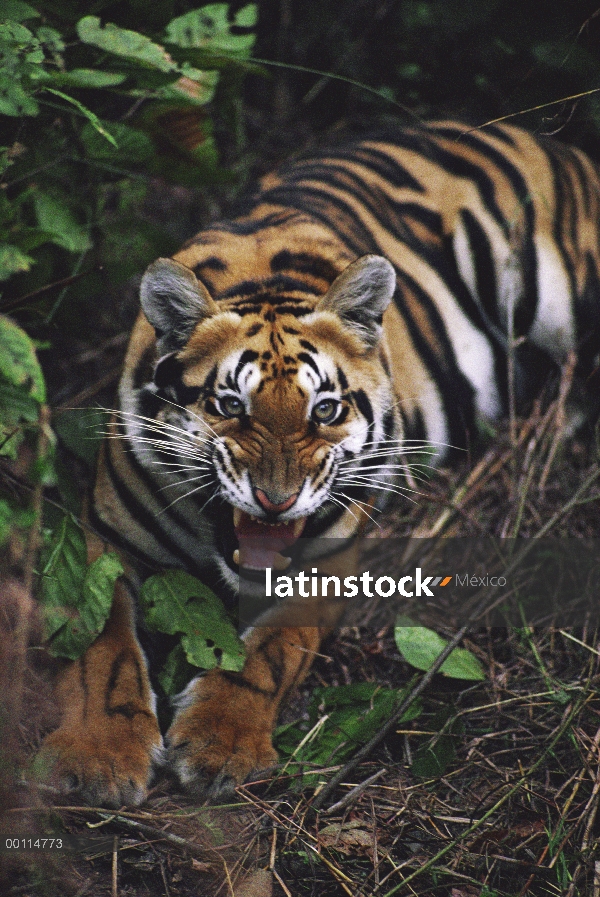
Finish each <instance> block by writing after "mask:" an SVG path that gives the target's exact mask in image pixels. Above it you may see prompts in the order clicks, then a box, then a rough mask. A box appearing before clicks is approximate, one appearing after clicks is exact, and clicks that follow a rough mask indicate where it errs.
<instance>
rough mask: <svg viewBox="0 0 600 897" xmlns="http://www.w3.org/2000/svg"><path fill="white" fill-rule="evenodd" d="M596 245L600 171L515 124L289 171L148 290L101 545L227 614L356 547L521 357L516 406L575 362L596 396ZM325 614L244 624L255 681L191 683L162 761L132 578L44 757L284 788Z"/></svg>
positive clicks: (99, 787) (103, 797)
mask: <svg viewBox="0 0 600 897" xmlns="http://www.w3.org/2000/svg"><path fill="white" fill-rule="evenodd" d="M599 226H600V178H599V176H598V171H597V170H596V168H595V167H594V165H593V164H592V162H591V161H590V160H589V159H588V158H587V157H586V156H585V155H584V153H582V152H581V151H579V150H577V149H574V148H569V147H567V146H563V145H561V144H560V143H558V142H555V141H553V140H552V139H546V138H543V137H535V136H532V135H531V134H529V133H527V132H526V131H525V130H521V129H519V128H517V127H513V126H509V125H504V124H502V125H501V124H496V125H493V126H489V127H485V128H484V129H481V130H477V131H471V130H467V129H466V128H465V127H464V126H463V125H462V124H460V123H456V122H437V123H433V124H431V125H429V126H424V127H410V128H398V129H397V130H395V131H394V132H393V133H386V134H379V135H376V136H373V137H371V138H361V139H356V140H354V142H348V143H345V144H343V145H340V146H338V147H334V148H331V149H327V150H323V151H322V152H320V153H318V154H312V155H309V156H306V157H302V158H298V159H296V160H293V161H291V162H289V163H288V164H286V165H283V166H282V167H281V169H280V170H278V171H276V172H275V173H273V174H270V175H268V176H267V177H265V178H264V179H263V180H262V181H261V182H260V184H259V186H258V188H257V190H256V192H255V193H254V194H253V195H252V196H250V198H249V199H248V200H247V201H246V202H245V204H244V205H243V206H242V208H241V209H240V212H239V214H238V215H237V216H236V217H233V218H232V219H231V220H225V221H217V222H215V223H212V224H209V225H208V226H207V227H206V228H205V229H204V230H203V231H202V232H201V233H200V234H198V235H197V236H196V237H194V238H193V239H192V240H190V242H188V243H187V244H186V245H185V246H184V247H183V248H182V249H181V251H179V252H178V253H177V254H176V255H175V256H174V257H173V258H172V259H159V260H158V261H155V262H154V263H153V264H151V265H150V267H149V268H148V270H147V271H146V273H145V274H144V276H143V279H142V281H141V290H140V299H141V311H140V313H139V317H138V319H137V323H136V324H135V327H134V329H133V333H132V335H131V340H130V342H129V347H128V350H127V354H126V358H125V364H124V371H123V376H122V380H121V383H120V388H119V410H118V411H117V412H116V413H115V414H114V416H113V419H112V422H111V424H110V432H109V437H113V438H107V439H106V441H105V443H104V445H103V449H102V453H101V457H100V462H99V469H98V475H97V482H96V486H95V493H94V510H93V522H94V523H95V525H96V527H97V529H98V530H99V531H100V532H101V533H102V534H103V535H104V536H106V537H107V538H108V540H109V541H110V542H112V543H113V544H114V545H116V546H119V547H121V548H122V549H124V550H125V551H126V552H127V554H128V555H134V556H136V557H137V558H139V559H141V560H142V561H145V562H148V563H149V564H151V565H154V566H156V565H157V564H158V565H159V566H161V567H183V568H185V569H186V570H188V571H190V572H191V573H194V574H196V575H198V576H199V577H201V578H202V579H205V580H206V578H207V577H210V576H212V577H213V579H214V578H216V580H217V582H218V583H219V589H220V592H221V594H222V595H223V596H225V597H227V596H228V595H229V596H231V594H232V593H233V592H234V591H235V589H236V586H237V582H238V576H239V575H240V573H241V574H242V575H246V574H251V573H252V571H256V570H259V571H260V570H264V569H265V568H266V567H268V566H271V567H275V568H280V567H283V566H285V564H287V563H288V560H287V555H289V553H290V551H293V546H294V545H295V544H296V543H297V541H298V540H299V539H300V537H302V538H305V537H306V538H308V537H316V536H323V537H335V538H336V539H342V540H348V544H349V545H351V540H352V538H353V537H354V536H355V535H356V534H357V533H358V532H360V530H361V527H363V525H364V522H365V520H366V518H367V517H368V516H370V512H371V510H372V509H373V508H377V507H378V506H379V505H380V504H381V498H382V497H385V496H386V495H387V494H388V493H390V492H393V491H395V490H401V488H402V487H401V486H397V485H395V484H397V479H396V473H397V472H398V471H399V470H401V468H402V464H403V453H404V452H405V450H406V447H407V445H408V444H409V440H416V441H417V442H418V443H421V444H428V445H431V446H433V447H434V451H435V452H436V453H437V456H438V457H442V456H443V454H444V452H445V450H446V448H445V447H447V446H464V445H465V444H466V443H467V442H468V441H469V440H470V439H471V438H472V437H473V434H474V433H475V432H476V429H477V426H478V424H480V423H481V422H482V421H485V420H493V419H496V418H497V417H498V416H499V415H502V414H503V413H504V412H505V410H506V407H507V401H508V395H509V391H510V390H511V389H512V388H513V387H512V385H511V384H510V383H509V382H508V376H507V373H506V371H507V363H506V358H507V353H508V352H509V351H512V348H513V347H514V346H515V345H517V344H520V348H519V349H517V350H515V353H514V354H515V368H516V370H517V377H516V380H515V384H516V386H515V388H516V389H517V390H519V389H521V387H526V386H527V384H528V382H532V381H533V380H534V379H535V377H536V375H539V373H540V371H541V370H542V367H541V365H542V359H544V361H543V365H544V366H548V368H549V367H551V366H560V365H562V364H563V363H564V362H565V359H566V358H567V356H569V354H570V353H573V352H577V358H578V362H577V371H578V373H579V374H580V375H581V377H582V378H585V377H586V376H587V375H588V374H589V372H590V371H592V370H593V368H594V366H595V365H596V363H597V354H598V350H599V348H600V342H599V340H598V335H599V334H598V325H599V323H600V280H599V260H600V245H599V244H600V229H599ZM543 369H544V370H545V367H544V368H543ZM349 550H351V547H350V549H349ZM286 553H287V554H286ZM346 562H347V561H346V560H344V563H346ZM250 578H251V577H250ZM334 605H335V602H334ZM312 610H313V611H314V614H315V616H314V620H315V625H313V626H302V625H293V621H292V622H291V623H290V621H289V619H287V618H286V619H283V618H281V617H279V616H278V613H279V611H277V610H276V611H274V612H273V614H272V616H271V618H270V619H269V620H268V625H263V626H260V627H255V628H254V629H250V630H249V631H248V633H247V634H246V636H245V638H246V647H247V652H248V654H247V660H246V664H245V667H244V669H243V671H242V672H241V673H232V672H227V671H224V670H213V671H211V672H209V673H207V674H206V675H203V676H199V677H197V678H196V679H194V680H193V681H192V682H191V683H190V684H189V686H188V687H187V688H186V690H185V691H184V692H183V694H182V695H181V696H180V698H179V699H178V702H177V709H176V712H175V716H174V719H173V722H172V724H171V727H170V729H169V730H168V732H167V734H166V737H165V739H164V741H163V737H162V735H161V731H160V729H159V725H158V722H157V717H156V710H155V699H154V695H153V692H152V689H151V686H150V680H149V675H148V671H147V666H146V661H145V657H144V654H143V652H142V649H141V647H140V645H139V642H138V638H137V635H136V631H135V626H134V618H135V613H134V610H133V606H132V602H131V598H130V593H129V588H128V586H127V584H126V582H125V581H122V582H119V583H118V584H117V588H116V591H115V597H114V603H113V609H112V612H111V617H110V620H109V622H108V624H107V626H106V629H105V631H104V632H103V634H102V635H101V636H100V637H99V638H98V640H97V641H96V642H95V643H94V644H93V645H92V647H91V648H90V649H89V650H88V651H87V653H86V654H85V655H84V656H83V657H82V658H81V659H80V660H79V661H77V662H74V663H72V664H71V665H70V666H68V667H67V668H66V669H65V671H64V672H63V673H62V674H61V677H60V679H59V682H58V695H59V699H60V704H61V707H62V713H63V716H62V722H61V725H60V727H59V728H58V729H57V730H56V731H55V732H54V733H53V734H51V735H50V736H49V737H48V739H47V743H46V746H47V749H48V750H49V751H50V752H51V755H52V756H53V758H54V761H55V764H56V765H55V771H56V775H57V779H58V781H59V782H60V783H61V784H62V787H64V788H66V789H71V790H75V791H78V792H80V793H81V795H83V797H84V798H86V799H88V800H90V801H93V802H102V803H104V804H107V805H116V806H118V805H121V804H137V803H139V802H141V801H142V800H143V799H144V797H145V795H146V794H147V790H148V787H149V784H150V782H151V780H152V776H153V773H154V771H155V769H156V768H157V767H158V766H161V765H166V766H168V767H169V768H170V769H171V770H172V771H173V772H174V773H175V774H176V775H177V777H178V778H179V780H180V782H181V783H182V784H183V786H185V787H186V788H189V789H191V790H192V791H194V792H196V793H198V794H208V795H209V796H211V797H216V796H219V795H223V794H225V793H226V792H227V791H228V790H230V789H231V788H233V787H234V786H235V785H237V784H238V783H241V782H243V781H244V780H246V779H247V778H248V777H249V776H251V775H253V774H255V773H256V772H257V771H259V770H263V769H266V768H268V767H271V766H272V765H273V764H274V763H275V762H276V759H277V757H276V754H275V752H274V750H273V746H272V743H271V733H272V730H273V727H274V725H275V722H276V720H277V714H278V711H279V709H280V707H281V704H282V702H283V701H284V699H285V697H286V696H287V695H288V694H289V692H290V691H291V690H292V689H293V688H294V687H295V686H297V685H298V684H299V683H300V682H301V681H302V680H303V678H304V677H305V676H306V674H307V672H308V669H309V667H310V663H311V658H312V657H313V656H314V653H315V652H316V651H318V649H319V645H320V642H321V639H322V637H323V635H324V634H325V633H326V632H327V631H329V630H330V629H331V627H332V626H333V625H334V623H335V621H336V619H337V617H338V616H339V614H340V612H341V610H342V605H341V602H340V603H339V606H337V605H335V606H333V608H332V606H331V605H328V606H327V608H325V607H321V606H320V605H319V602H318V600H317V602H316V606H315V607H314V608H313V609H312Z"/></svg>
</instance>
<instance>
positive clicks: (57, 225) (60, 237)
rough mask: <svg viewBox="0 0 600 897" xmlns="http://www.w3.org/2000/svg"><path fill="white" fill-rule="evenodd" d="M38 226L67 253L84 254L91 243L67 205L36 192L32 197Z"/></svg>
mask: <svg viewBox="0 0 600 897" xmlns="http://www.w3.org/2000/svg"><path fill="white" fill-rule="evenodd" d="M33 203H34V206H35V213H36V216H37V220H38V224H39V226H40V227H41V228H42V230H45V231H46V232H47V233H49V234H51V240H52V242H53V243H56V245H57V246H62V248H63V249H67V250H68V251H69V252H85V251H86V250H87V249H89V248H90V246H91V245H92V244H91V241H90V238H89V236H88V232H87V228H86V227H84V226H83V225H81V224H79V223H78V222H77V221H76V220H75V218H74V217H73V215H72V214H71V211H70V209H69V208H68V207H67V205H66V204H65V203H64V202H62V201H61V200H59V199H56V198H55V197H54V196H50V194H49V193H43V192H42V191H41V190H37V191H36V192H35V194H34V197H33Z"/></svg>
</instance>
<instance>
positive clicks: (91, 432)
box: [53, 408, 107, 467]
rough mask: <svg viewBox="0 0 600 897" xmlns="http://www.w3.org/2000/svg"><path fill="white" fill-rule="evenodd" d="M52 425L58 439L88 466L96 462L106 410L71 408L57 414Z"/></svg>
mask: <svg viewBox="0 0 600 897" xmlns="http://www.w3.org/2000/svg"><path fill="white" fill-rule="evenodd" d="M53 426H54V429H55V431H56V433H57V434H58V437H59V439H60V440H61V441H62V442H63V443H64V444H65V445H66V446H67V448H68V449H69V450H70V451H71V452H73V454H74V455H77V457H78V458H81V460H82V461H85V463H86V464H87V465H88V466H89V467H93V466H94V465H95V463H96V457H97V455H98V449H99V448H100V443H101V442H102V439H103V438H104V433H105V432H106V427H107V412H106V411H103V410H102V409H101V408H72V409H70V410H69V411H65V412H63V414H61V415H59V416H57V417H56V418H55V419H54V420H53Z"/></svg>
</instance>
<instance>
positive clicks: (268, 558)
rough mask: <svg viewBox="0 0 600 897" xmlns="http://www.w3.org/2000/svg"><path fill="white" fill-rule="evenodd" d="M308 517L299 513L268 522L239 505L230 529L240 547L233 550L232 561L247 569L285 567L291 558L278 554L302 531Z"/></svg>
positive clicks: (235, 509)
mask: <svg viewBox="0 0 600 897" xmlns="http://www.w3.org/2000/svg"><path fill="white" fill-rule="evenodd" d="M307 519H308V518H307V517H298V519H297V520H290V521H289V522H288V523H268V522H267V521H265V520H259V519H258V518H256V517H252V516H251V515H250V514H246V512H245V511H242V510H240V508H234V509H233V529H234V532H235V535H236V536H237V540H238V543H239V548H236V549H235V551H234V552H233V562H234V563H235V564H237V565H238V567H246V568H247V569H250V570H265V569H266V568H267V567H272V568H273V569H274V570H285V569H286V568H287V567H289V565H290V564H291V558H288V557H285V556H284V555H282V554H281V552H282V551H285V549H286V548H290V547H291V546H292V545H293V544H294V542H296V541H297V540H298V539H299V538H300V536H301V535H302V531H303V530H304V526H305V524H306V521H307Z"/></svg>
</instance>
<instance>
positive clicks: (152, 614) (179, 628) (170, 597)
mask: <svg viewBox="0 0 600 897" xmlns="http://www.w3.org/2000/svg"><path fill="white" fill-rule="evenodd" d="M140 601H141V605H142V608H143V609H144V615H145V619H146V623H147V625H148V626H149V628H150V629H153V630H154V631H157V632H163V633H166V634H167V635H176V634H179V633H180V634H181V636H182V637H181V648H182V649H183V652H185V658H186V660H187V662H188V663H189V664H192V665H193V666H195V667H201V668H202V669H206V670H208V669H211V668H212V667H216V666H220V667H222V669H225V670H241V668H242V666H243V665H244V656H245V655H244V646H243V643H242V642H241V641H240V639H239V638H238V636H237V633H236V631H235V629H234V627H233V625H232V624H231V622H230V621H229V619H228V618H227V616H226V614H225V611H224V609H223V606H222V604H221V603H220V601H219V600H218V599H217V597H216V596H215V595H214V593H213V592H211V590H210V589H209V588H208V587H207V586H205V585H203V584H202V583H201V582H199V581H198V580H197V579H196V578H195V577H193V576H190V574H189V573H185V572H184V571H183V570H168V571H167V572H166V573H159V574H156V575H155V576H151V577H150V578H149V579H147V580H146V581H145V583H144V585H143V586H142V588H141V590H140ZM176 650H177V653H176V654H175V655H173V654H172V655H171V656H170V658H169V659H168V660H167V665H166V669H165V671H164V672H163V683H162V684H163V687H164V688H165V691H167V693H170V692H172V690H173V689H175V688H176V686H175V684H173V683H174V682H175V683H176V681H177V680H176V678H175V676H176V673H175V670H176V669H177V667H178V664H179V663H180V661H181V656H180V651H179V649H178V648H177V649H176Z"/></svg>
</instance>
